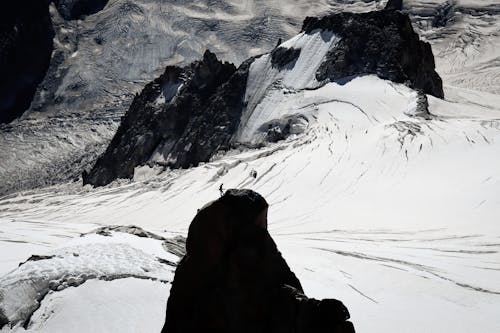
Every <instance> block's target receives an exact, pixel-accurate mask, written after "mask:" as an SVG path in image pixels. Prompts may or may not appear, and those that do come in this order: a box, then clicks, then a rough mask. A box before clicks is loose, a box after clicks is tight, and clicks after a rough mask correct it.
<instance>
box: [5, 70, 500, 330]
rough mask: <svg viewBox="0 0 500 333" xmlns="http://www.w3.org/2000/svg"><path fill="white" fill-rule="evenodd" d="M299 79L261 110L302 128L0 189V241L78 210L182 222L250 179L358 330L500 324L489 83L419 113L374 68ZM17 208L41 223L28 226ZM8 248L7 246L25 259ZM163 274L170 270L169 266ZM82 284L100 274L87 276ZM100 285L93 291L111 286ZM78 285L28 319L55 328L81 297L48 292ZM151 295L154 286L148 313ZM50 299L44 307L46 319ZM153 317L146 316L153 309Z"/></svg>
mask: <svg viewBox="0 0 500 333" xmlns="http://www.w3.org/2000/svg"><path fill="white" fill-rule="evenodd" d="M301 94H302V97H301V99H303V102H302V104H297V106H296V107H292V106H291V105H290V104H287V103H286V101H285V100H284V101H285V102H283V103H279V104H276V105H275V108H274V109H272V110H271V109H270V110H269V112H272V114H271V115H269V117H270V118H276V117H279V116H280V115H281V114H285V113H287V114H295V113H301V114H302V115H303V116H304V117H305V118H306V119H307V120H308V128H307V129H306V130H305V131H304V132H303V133H301V134H296V135H291V136H290V137H288V139H286V140H284V141H281V142H278V143H275V144H270V145H267V146H265V147H263V148H260V149H250V150H242V151H232V152H229V153H228V154H226V155H224V156H219V157H218V158H217V159H216V160H214V161H213V162H210V163H207V164H204V165H200V166H199V167H196V168H192V169H188V170H175V171H167V172H163V173H160V174H158V172H157V171H156V170H151V171H150V172H149V175H148V172H147V170H146V169H147V168H141V170H140V171H138V172H137V180H136V181H131V182H124V181H117V182H115V183H113V184H111V185H109V186H107V187H104V188H99V189H92V188H90V187H85V188H81V187H80V186H79V185H77V184H66V185H59V186H55V187H52V188H47V189H43V190H37V191H31V192H27V193H24V194H22V195H20V196H10V197H6V198H4V199H3V200H1V201H0V207H1V208H0V209H2V210H1V212H0V226H1V227H2V231H3V233H2V239H3V242H2V243H0V244H2V248H3V249H5V251H18V249H19V248H18V246H17V244H18V243H16V242H20V241H27V242H30V239H44V238H43V237H46V238H47V242H49V243H51V244H59V243H61V242H63V241H65V238H64V237H66V235H72V232H73V231H72V230H74V229H80V228H82V229H84V228H85V225H86V224H88V225H89V229H91V228H93V227H94V226H95V224H100V223H103V224H114V225H127V224H136V225H140V226H143V227H147V228H148V229H151V230H152V231H156V232H159V233H163V232H165V231H168V232H169V233H173V234H176V233H181V234H185V233H186V232H187V228H188V225H189V222H190V221H191V219H192V218H193V216H194V215H195V213H196V209H197V208H199V207H201V206H203V205H204V204H205V203H207V202H208V201H211V200H213V199H214V198H216V197H217V196H218V188H219V186H220V185H221V184H223V187H224V188H251V189H253V190H255V191H258V192H259V193H261V194H262V195H263V196H264V197H265V198H266V199H267V200H268V202H269V203H270V209H269V230H270V232H271V234H272V236H273V237H274V238H275V240H276V242H277V244H278V246H279V248H280V251H281V252H282V253H283V255H284V257H285V259H286V260H287V261H288V262H289V263H290V265H291V268H292V269H293V270H294V271H295V272H296V273H297V275H298V277H299V278H300V279H301V281H302V283H303V285H304V288H305V291H306V293H307V294H308V295H310V296H312V297H319V298H321V297H334V298H339V299H341V300H342V301H344V303H345V304H346V305H347V306H348V308H349V310H350V312H351V314H352V320H353V322H354V324H355V325H356V328H357V330H358V331H359V332H387V331H398V332H411V331H413V330H414V329H418V330H419V331H425V332H443V331H454V332H470V331H474V330H481V331H486V332H495V331H498V330H499V329H500V321H499V318H498V314H497V310H498V309H497V304H498V302H499V301H500V289H499V288H498V280H499V279H500V273H499V272H500V266H499V262H500V257H499V253H500V246H499V245H498V239H499V237H500V226H499V224H498V223H497V222H498V221H497V220H498V216H500V201H499V200H498V198H499V197H500V192H499V189H500V174H499V172H498V156H500V123H499V121H498V119H500V109H498V105H500V104H499V103H500V100H499V97H498V96H495V95H491V94H488V93H480V92H475V93H474V94H467V92H466V91H464V92H463V93H462V94H460V95H457V96H455V95H452V96H450V97H448V98H449V99H450V100H449V101H444V100H439V99H435V98H432V97H429V113H428V114H422V113H421V112H416V111H418V110H417V106H418V105H419V103H418V101H419V96H418V94H417V93H416V92H414V91H413V90H411V89H409V88H407V87H406V86H404V85H398V84H393V83H391V82H387V81H383V80H380V79H378V78H377V77H374V76H364V77H358V78H355V79H353V80H351V81H350V82H347V83H345V84H343V85H341V84H338V83H329V84H326V85H323V86H319V87H316V88H314V89H306V90H304V91H302V92H301ZM290 95H291V96H293V94H290ZM477 96H479V97H477ZM455 97H456V98H455ZM292 98H293V97H292ZM480 104H483V105H480ZM284 109H286V110H284ZM418 114H422V115H423V116H415V115H418ZM29 221H40V222H43V223H45V225H46V227H44V228H43V229H38V230H36V231H35V230H33V229H34V227H35V224H33V223H29ZM68 226H72V227H73V229H67V228H68ZM55 235H59V236H55ZM49 236H50V238H49ZM57 237H58V238H57ZM109 249H113V247H112V246H110V247H109ZM40 251H42V254H45V253H46V251H47V250H40ZM49 251H50V249H49ZM4 253H5V252H4ZM13 253H16V252H13ZM18 253H19V255H18V261H21V260H24V259H26V256H27V253H26V252H24V253H22V252H18ZM9 259H10V260H11V261H10V262H9V263H6V264H5V265H4V266H3V267H4V269H6V270H7V269H9V268H10V269H12V268H14V266H15V255H14V254H12V255H11V257H10V258H9ZM42 262H43V261H41V262H40V265H41V263H42ZM35 263H36V262H34V263H33V265H34V264H35ZM121 266H123V263H122V262H120V261H118V260H117V261H116V265H115V267H121ZM40 267H42V266H40ZM124 267H125V268H126V267H127V266H126V265H125V266H124ZM21 268H22V266H21ZM15 272H16V271H14V273H9V275H10V274H15ZM9 275H7V276H9ZM160 275H161V276H162V279H165V280H168V278H167V277H168V276H169V275H168V273H167V272H164V273H161V272H160ZM10 276H12V275H10ZM163 277H165V278H163ZM115 283H118V282H116V281H115ZM124 283H125V282H124ZM94 285H95V287H96V288H98V289H99V288H102V287H101V286H98V285H97V283H96V284H94V283H93V284H90V285H88V288H91V287H93V286H94ZM109 286H110V294H109V295H108V296H107V298H106V299H109V300H113V299H116V297H118V296H117V295H116V294H115V293H114V292H112V290H115V289H114V284H110V285H109ZM81 287H85V284H83V285H82V286H81ZM81 287H77V288H75V289H69V288H68V289H65V290H63V291H62V292H61V293H60V294H59V292H57V291H56V292H54V293H52V294H50V295H49V297H48V298H47V299H46V301H47V302H45V300H44V301H42V304H41V307H40V309H39V310H38V311H35V313H34V314H33V317H32V318H36V321H34V322H33V323H32V324H33V325H34V326H33V327H42V326H40V325H44V324H43V323H45V322H47V325H49V323H50V325H58V326H50V327H60V328H61V331H64V329H68V326H65V323H64V322H63V321H62V319H61V320H59V319H58V317H57V314H60V315H61V317H60V318H66V317H67V316H69V315H70V312H71V311H75V312H71V313H76V311H78V310H77V308H76V307H75V308H73V307H70V308H69V309H64V310H63V309H61V308H59V307H58V304H68V303H69V299H70V298H71V297H79V295H82V294H83V293H84V292H85V291H84V289H79V288H81ZM155 288H157V290H158V291H159V292H165V293H167V292H168V288H166V287H161V286H159V285H158V286H156V287H155ZM85 290H87V289H85ZM149 290H150V289H146V294H145V296H144V297H146V298H148V299H150V298H149V297H150V296H149V295H150V291H149ZM129 292H130V293H131V294H134V295H136V296H135V297H138V296H137V295H138V294H140V293H141V292H142V291H141V290H136V291H135V292H134V293H132V291H127V293H129ZM89 297H90V296H89ZM163 297H164V300H165V301H166V299H167V297H168V295H167V294H164V295H163ZM134 299H135V298H134ZM85 300H86V298H84V299H83V300H80V299H79V300H78V301H77V303H76V304H79V302H83V301H85ZM91 301H92V302H94V301H95V302H98V300H97V299H94V298H91ZM59 302H61V303H59ZM89 302H90V301H89ZM157 304H158V302H157V301H154V300H152V301H151V305H150V309H151V311H152V313H157V311H158V310H157V308H156V307H157ZM110 306H111V307H114V306H116V307H117V311H116V316H115V315H112V316H111V317H108V318H107V323H106V325H107V324H108V322H113V323H116V322H119V321H120V318H119V317H118V316H120V314H121V313H123V312H122V311H124V310H123V305H122V304H121V303H117V304H116V305H110ZM162 310H163V308H162ZM50 311H54V313H55V314H56V315H53V316H50V317H49V318H48V319H46V317H45V316H44V315H43V314H44V313H50ZM85 311H88V312H86V313H87V314H88V315H89V316H91V315H92V314H94V313H95V312H94V309H86V310H85ZM131 311H132V310H131ZM457 314H458V315H459V318H460V320H457V319H456V318H457ZM478 314H480V315H478ZM96 315H97V318H101V317H100V316H99V315H98V314H96ZM422 318H425V320H422ZM151 320H157V321H160V322H156V323H155V324H154V325H157V326H155V327H159V326H161V321H162V320H163V318H160V317H156V316H154V318H152V319H151ZM37 325H38V326H37ZM47 327H49V326H47ZM103 327H107V326H103ZM18 329H19V330H20V331H23V329H22V328H18ZM128 329H129V328H124V329H123V330H124V331H127V330H128ZM6 330H7V331H8V329H6Z"/></svg>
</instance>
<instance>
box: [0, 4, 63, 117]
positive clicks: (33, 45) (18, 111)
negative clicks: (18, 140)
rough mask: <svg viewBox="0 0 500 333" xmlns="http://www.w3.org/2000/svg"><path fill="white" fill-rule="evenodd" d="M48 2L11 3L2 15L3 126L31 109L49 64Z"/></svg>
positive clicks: (51, 32)
mask: <svg viewBox="0 0 500 333" xmlns="http://www.w3.org/2000/svg"><path fill="white" fill-rule="evenodd" d="M48 4H49V1H48V0H37V1H28V0H24V1H8V2H7V3H6V4H5V5H2V11H1V14H0V78H1V79H0V123H8V122H10V121H12V120H13V119H15V118H18V117H19V116H20V115H22V114H23V112H24V111H25V110H26V109H27V108H29V106H30V104H31V101H32V99H33V96H34V94H35V91H36V89H37V86H38V84H39V83H40V82H41V81H42V80H43V78H44V76H45V73H46V72H47V69H48V68H49V64H50V57H51V54H52V49H53V42H52V39H53V37H54V30H53V27H52V21H51V19H50V14H49V7H48Z"/></svg>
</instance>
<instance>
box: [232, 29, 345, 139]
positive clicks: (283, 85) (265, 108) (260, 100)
mask: <svg viewBox="0 0 500 333" xmlns="http://www.w3.org/2000/svg"><path fill="white" fill-rule="evenodd" d="M337 41H338V37H336V36H335V35H334V34H333V33H332V32H329V31H323V30H317V31H314V32H313V33H311V34H306V33H300V34H299V35H297V36H295V37H294V38H292V39H290V40H288V41H286V42H285V43H283V44H281V45H279V47H280V48H284V49H287V50H289V49H295V50H299V51H300V53H299V56H298V58H297V59H295V60H292V61H291V62H290V63H288V64H285V65H284V67H282V68H280V67H279V66H277V65H274V64H273V60H272V55H271V54H265V55H263V56H261V57H260V58H258V59H256V60H255V61H254V62H253V63H252V65H251V66H250V71H249V74H248V81H247V89H246V93H245V102H246V104H247V106H246V110H245V111H244V112H243V115H242V119H241V122H240V127H239V130H238V133H237V134H236V135H235V139H236V141H237V142H242V143H257V141H259V140H261V139H262V138H261V137H260V136H259V135H257V133H256V132H257V131H258V130H259V128H260V127H261V126H262V125H263V124H264V123H266V122H269V121H271V120H276V119H280V118H283V117H285V116H287V115H289V114H290V112H291V110H290V108H291V107H294V106H297V104H298V102H299V101H300V100H301V96H300V95H301V94H300V93H299V91H301V90H304V89H306V88H309V89H311V88H314V87H315V86H317V85H318V82H317V81H316V71H317V70H318V68H319V66H320V65H321V63H322V62H323V61H324V58H325V56H326V54H327V52H328V50H329V49H330V48H331V47H332V45H333V44H335V43H336V42H337ZM282 103H286V105H288V106H289V107H288V108H287V107H284V106H283V104H282ZM277 105H280V106H279V107H276V106H277ZM277 111H279V112H277Z"/></svg>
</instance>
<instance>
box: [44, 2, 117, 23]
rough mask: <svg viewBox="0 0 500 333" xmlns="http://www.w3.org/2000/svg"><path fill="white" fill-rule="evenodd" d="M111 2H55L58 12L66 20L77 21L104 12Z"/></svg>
mask: <svg viewBox="0 0 500 333" xmlns="http://www.w3.org/2000/svg"><path fill="white" fill-rule="evenodd" d="M108 1H109V0H54V4H55V5H56V7H57V11H58V12H59V13H60V14H61V16H62V17H64V19H66V20H75V19H79V18H82V17H83V16H85V15H90V14H94V13H97V12H98V11H100V10H102V9H103V8H104V7H105V6H106V4H107V3H108Z"/></svg>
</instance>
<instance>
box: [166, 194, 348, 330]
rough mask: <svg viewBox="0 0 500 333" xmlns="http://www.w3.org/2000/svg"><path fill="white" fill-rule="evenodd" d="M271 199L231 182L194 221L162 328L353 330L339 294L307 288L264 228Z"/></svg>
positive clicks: (177, 271) (265, 227) (176, 274)
mask: <svg viewBox="0 0 500 333" xmlns="http://www.w3.org/2000/svg"><path fill="white" fill-rule="evenodd" d="M267 207H268V205H267V202H266V201H265V200H264V198H262V197H261V196H260V195H259V194H257V193H255V192H253V191H250V190H229V191H227V192H226V193H225V194H224V195H223V196H222V197H221V198H220V199H219V200H216V201H214V202H212V203H210V204H208V205H207V206H205V207H204V208H202V209H201V210H200V211H199V212H198V214H197V215H196V216H195V218H194V219H193V221H192V222H191V225H190V227H189V233H188V238H187V243H186V250H187V252H186V255H185V256H184V258H183V259H182V260H181V262H180V263H179V265H178V267H177V270H176V273H175V277H174V281H173V284H172V288H171V291H170V297H169V299H168V304H167V313H166V319H165V325H164V327H163V330H162V332H163V333H167V332H168V333H176V332H185V333H188V332H228V333H229V332H240V333H245V332H249V333H250V332H252V333H260V332H278V333H280V332H282V333H285V332H297V333H301V332H304V333H305V332H339V333H340V332H354V328H353V326H352V324H351V323H350V322H347V319H349V312H348V311H347V309H346V308H345V306H344V305H343V304H342V303H341V302H340V301H337V300H333V299H327V300H321V301H320V300H315V299H311V298H308V297H306V296H305V295H304V292H303V290H302V287H301V284H300V282H299V280H298V279H297V277H296V276H295V274H294V273H293V272H292V271H291V270H290V268H289V267H288V265H287V263H286V261H285V260H284V259H283V257H282V256H281V253H280V252H279V251H278V249H277V247H276V244H275V243H274V241H273V239H272V238H271V236H270V235H269V233H268V232H267Z"/></svg>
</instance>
